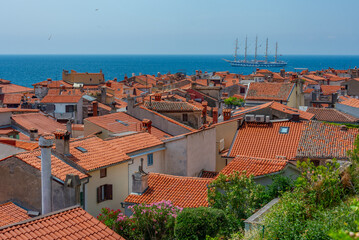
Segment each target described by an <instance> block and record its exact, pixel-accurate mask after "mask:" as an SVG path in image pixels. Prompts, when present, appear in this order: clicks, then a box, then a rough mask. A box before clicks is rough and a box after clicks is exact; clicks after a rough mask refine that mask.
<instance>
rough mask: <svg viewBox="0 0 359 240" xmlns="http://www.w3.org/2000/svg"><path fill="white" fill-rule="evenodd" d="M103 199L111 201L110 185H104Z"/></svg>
mask: <svg viewBox="0 0 359 240" xmlns="http://www.w3.org/2000/svg"><path fill="white" fill-rule="evenodd" d="M105 199H106V200H112V184H106V185H105Z"/></svg>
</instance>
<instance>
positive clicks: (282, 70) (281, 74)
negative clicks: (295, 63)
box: [280, 69, 285, 78]
mask: <svg viewBox="0 0 359 240" xmlns="http://www.w3.org/2000/svg"><path fill="white" fill-rule="evenodd" d="M280 76H281V77H282V78H284V77H285V70H284V69H281V70H280Z"/></svg>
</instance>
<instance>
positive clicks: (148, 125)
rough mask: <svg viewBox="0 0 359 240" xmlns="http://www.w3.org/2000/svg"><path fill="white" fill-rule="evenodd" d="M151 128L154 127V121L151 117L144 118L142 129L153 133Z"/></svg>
mask: <svg viewBox="0 0 359 240" xmlns="http://www.w3.org/2000/svg"><path fill="white" fill-rule="evenodd" d="M151 128H152V121H151V120H149V119H143V120H142V129H144V130H145V131H146V132H148V133H149V134H151Z"/></svg>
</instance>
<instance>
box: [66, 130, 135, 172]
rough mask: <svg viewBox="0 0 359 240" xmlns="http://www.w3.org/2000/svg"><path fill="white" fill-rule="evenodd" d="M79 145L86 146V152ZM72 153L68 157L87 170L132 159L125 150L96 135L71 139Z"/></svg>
mask: <svg viewBox="0 0 359 240" xmlns="http://www.w3.org/2000/svg"><path fill="white" fill-rule="evenodd" d="M77 147H81V148H84V149H85V150H86V152H82V151H80V150H79V149H77ZM70 153H71V156H69V157H68V158H69V159H71V160H72V161H73V162H75V163H76V164H78V165H79V166H81V167H82V168H84V169H85V170H86V171H93V170H96V169H98V168H101V167H106V166H109V165H113V164H117V163H120V162H123V161H126V160H129V159H130V157H129V156H127V155H126V154H125V153H124V152H123V151H121V150H119V149H118V148H117V147H114V146H112V145H111V144H109V143H108V142H106V141H104V140H102V139H101V138H98V137H96V136H92V137H86V138H81V139H75V140H72V141H70Z"/></svg>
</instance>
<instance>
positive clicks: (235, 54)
mask: <svg viewBox="0 0 359 240" xmlns="http://www.w3.org/2000/svg"><path fill="white" fill-rule="evenodd" d="M237 50H238V38H236V47H235V49H234V61H237Z"/></svg>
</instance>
